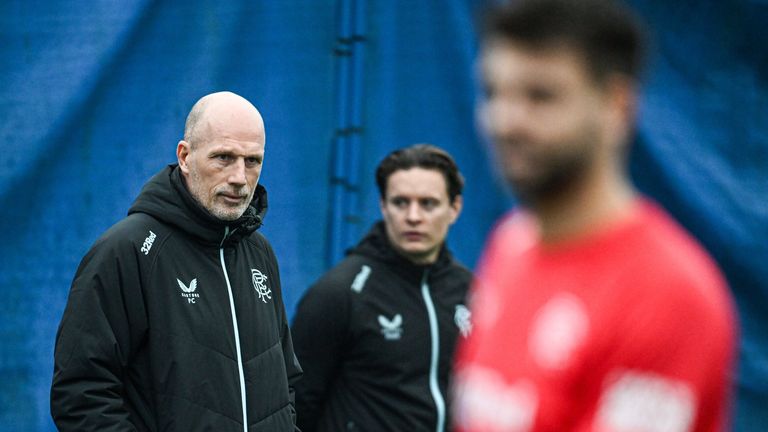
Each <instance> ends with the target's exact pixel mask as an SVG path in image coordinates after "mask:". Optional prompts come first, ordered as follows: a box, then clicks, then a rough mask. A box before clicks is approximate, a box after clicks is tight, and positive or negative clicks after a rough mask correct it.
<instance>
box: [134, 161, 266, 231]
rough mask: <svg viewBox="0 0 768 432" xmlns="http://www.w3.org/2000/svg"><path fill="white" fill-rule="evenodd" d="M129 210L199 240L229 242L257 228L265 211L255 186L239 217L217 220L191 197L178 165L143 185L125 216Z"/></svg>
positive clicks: (260, 192) (263, 198)
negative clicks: (243, 211)
mask: <svg viewBox="0 0 768 432" xmlns="http://www.w3.org/2000/svg"><path fill="white" fill-rule="evenodd" d="M133 213H146V214H148V215H150V216H152V217H154V218H155V219H158V220H160V221H162V222H164V223H166V224H169V225H173V226H175V227H178V228H179V229H180V230H182V231H184V232H186V233H188V234H189V235H191V236H193V237H195V238H197V239H199V240H200V241H201V242H202V243H206V244H214V245H222V244H225V243H226V244H229V243H231V242H237V241H239V240H240V239H242V238H243V237H245V236H248V235H249V234H251V233H252V232H254V231H255V230H257V229H258V228H259V227H261V225H262V222H263V220H264V217H265V216H266V214H267V190H266V189H265V188H264V187H263V186H262V185H257V186H256V192H255V193H254V195H253V200H252V201H251V204H250V205H249V206H248V208H247V209H246V210H245V213H243V215H242V216H241V217H240V218H239V219H237V220H234V221H225V220H221V219H219V218H217V217H216V216H214V215H212V214H211V213H210V212H209V211H208V210H206V209H205V208H204V207H203V206H202V205H200V203H198V202H197V200H195V198H194V197H193V196H192V194H191V193H190V192H189V189H188V188H187V184H186V182H185V181H184V178H183V177H182V175H181V170H180V169H179V167H178V164H171V165H168V166H167V167H166V168H164V169H163V170H162V171H160V172H159V173H157V174H155V176H153V177H152V178H151V179H150V180H149V181H148V182H147V183H146V184H145V185H144V187H143V188H142V190H141V192H140V193H139V196H138V198H136V201H134V203H133V205H132V206H131V208H130V209H129V210H128V214H129V215H130V214H133Z"/></svg>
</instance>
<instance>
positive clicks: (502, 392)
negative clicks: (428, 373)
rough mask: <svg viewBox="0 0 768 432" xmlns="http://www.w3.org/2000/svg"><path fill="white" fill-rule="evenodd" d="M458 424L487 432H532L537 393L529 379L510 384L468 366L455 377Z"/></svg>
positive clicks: (498, 376) (481, 368)
mask: <svg viewBox="0 0 768 432" xmlns="http://www.w3.org/2000/svg"><path fill="white" fill-rule="evenodd" d="M456 383H457V385H456V390H455V397H456V399H455V400H456V402H455V410H456V423H457V425H459V426H461V428H463V429H467V430H474V431H485V432H502V431H503V432H510V431H515V432H525V431H530V430H531V428H532V426H533V421H534V419H535V418H536V410H537V409H538V399H539V398H538V392H537V391H536V387H535V385H534V384H533V383H532V382H531V381H530V380H527V379H519V380H517V381H515V382H513V383H507V382H506V380H505V379H504V377H503V376H502V375H501V374H500V373H498V372H496V371H494V370H492V369H489V368H485V367H480V366H469V367H468V368H467V369H465V370H463V371H461V372H460V373H458V374H457V376H456Z"/></svg>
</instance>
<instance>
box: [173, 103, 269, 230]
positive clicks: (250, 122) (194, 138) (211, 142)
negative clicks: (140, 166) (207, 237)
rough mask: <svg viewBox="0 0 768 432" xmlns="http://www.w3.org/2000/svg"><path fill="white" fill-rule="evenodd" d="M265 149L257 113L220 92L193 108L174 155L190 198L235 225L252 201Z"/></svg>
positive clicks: (261, 123) (262, 124)
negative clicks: (234, 222) (233, 222)
mask: <svg viewBox="0 0 768 432" xmlns="http://www.w3.org/2000/svg"><path fill="white" fill-rule="evenodd" d="M264 144H265V132H264V121H263V120H262V118H261V115H260V114H259V111H258V110H257V109H256V108H255V107H254V106H253V105H251V103H250V102H248V101H247V100H245V99H244V98H242V97H240V96H238V95H236V94H234V93H229V92H219V93H213V94H210V95H207V96H204V97H203V98H201V99H200V100H199V101H198V102H197V103H196V104H195V105H194V107H192V111H191V112H190V113H189V116H188V117H187V123H186V126H185V128H184V139H183V140H181V141H179V144H178V146H177V147H176V156H177V158H178V162H179V167H180V169H181V172H182V175H183V176H184V179H185V181H186V184H187V187H188V188H189V191H190V193H191V194H192V196H193V197H194V198H195V199H196V200H197V201H198V202H199V203H200V204H201V205H202V206H203V207H205V209H207V210H208V211H209V212H210V213H211V214H212V215H214V216H215V217H217V218H219V219H221V220H225V221H232V220H236V219H237V218H239V217H240V216H242V215H243V213H244V212H245V210H246V209H247V208H248V205H249V204H250V202H251V200H252V199H253V194H254V192H255V191H256V185H257V184H258V182H259V176H260V175H261V168H262V162H263V161H264Z"/></svg>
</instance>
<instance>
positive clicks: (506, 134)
mask: <svg viewBox="0 0 768 432" xmlns="http://www.w3.org/2000/svg"><path fill="white" fill-rule="evenodd" d="M480 65H481V69H482V76H483V81H484V85H485V90H486V100H485V103H484V105H483V106H482V107H481V108H482V111H481V112H480V114H481V116H482V121H483V123H484V126H485V127H486V129H487V130H488V131H489V132H490V134H491V136H492V138H493V141H494V143H495V147H496V152H497V154H498V157H499V159H500V160H499V162H500V164H501V168H502V172H503V174H504V176H505V177H506V179H507V181H508V182H509V183H510V184H511V185H512V186H513V188H514V189H515V192H516V194H517V195H518V197H519V198H520V199H521V200H523V201H525V202H529V203H530V202H533V203H535V202H539V201H543V200H551V199H553V198H557V197H558V196H560V195H561V194H562V193H563V192H565V191H567V190H568V188H570V187H573V185H574V184H577V183H578V182H579V181H580V180H581V179H583V178H584V177H585V176H588V175H589V173H590V171H591V170H592V168H593V166H594V164H595V163H596V157H597V156H596V155H597V154H598V153H599V152H600V151H601V150H600V149H601V147H602V146H603V141H605V134H604V130H603V128H604V124H605V114H606V113H607V111H608V110H610V109H612V108H611V106H610V104H609V103H608V102H607V101H606V97H605V92H604V91H603V90H602V89H601V88H599V87H598V86H596V85H595V84H594V82H593V81H592V80H591V78H590V76H589V74H588V71H587V69H586V66H585V64H584V63H583V61H582V60H581V59H580V57H579V56H578V55H577V54H575V53H573V52H572V51H569V50H568V49H567V48H565V47H559V48H557V47H556V48H550V49H541V50H534V49H530V48H523V47H520V46H519V45H515V44H513V43H511V42H502V41H496V42H491V43H490V44H489V45H488V46H487V47H486V49H485V50H484V53H483V56H482V58H481V64H480Z"/></svg>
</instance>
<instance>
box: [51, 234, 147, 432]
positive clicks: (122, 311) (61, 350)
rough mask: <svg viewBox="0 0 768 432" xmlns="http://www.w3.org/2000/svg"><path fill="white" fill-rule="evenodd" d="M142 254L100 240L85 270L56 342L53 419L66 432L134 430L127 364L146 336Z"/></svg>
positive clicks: (85, 262)
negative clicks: (125, 379)
mask: <svg viewBox="0 0 768 432" xmlns="http://www.w3.org/2000/svg"><path fill="white" fill-rule="evenodd" d="M138 267H139V266H138V263H137V259H136V253H135V250H134V248H133V246H132V245H130V244H125V245H123V246H122V247H121V246H120V245H117V244H115V242H110V241H105V240H103V239H102V240H100V241H99V242H97V243H96V244H95V245H94V247H93V248H92V249H91V250H90V251H89V253H88V254H87V255H86V256H85V258H83V261H82V262H81V264H80V267H79V268H78V271H77V274H76V275H75V278H74V281H73V283H72V287H71V290H70V294H69V299H68V301H67V306H66V309H65V311H64V315H63V317H62V320H61V324H60V325H59V329H58V333H57V335H56V346H55V351H54V373H53V383H52V386H51V415H52V416H53V420H54V422H55V423H56V426H57V427H58V429H59V430H60V431H84V430H99V431H133V430H137V426H136V425H135V424H134V423H133V421H132V418H131V414H130V412H129V411H128V409H127V408H126V404H125V403H124V401H123V395H124V394H125V388H124V383H123V377H124V376H125V373H126V372H125V370H126V365H127V364H129V362H130V361H131V357H132V354H133V353H134V352H136V350H137V348H138V346H139V345H140V344H141V341H142V339H143V337H144V333H145V332H146V327H147V324H146V312H145V309H144V306H143V299H142V297H141V289H140V286H141V282H140V280H139V274H140V272H139V268H138Z"/></svg>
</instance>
